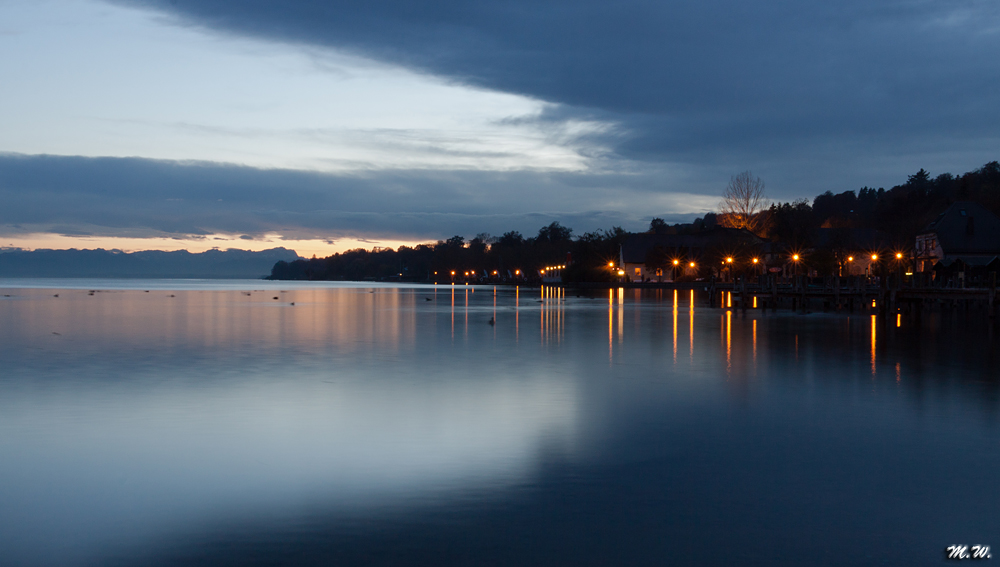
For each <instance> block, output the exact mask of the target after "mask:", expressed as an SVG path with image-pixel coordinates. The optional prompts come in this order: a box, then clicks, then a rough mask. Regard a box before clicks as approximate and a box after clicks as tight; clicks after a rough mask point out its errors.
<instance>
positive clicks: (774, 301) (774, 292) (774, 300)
mask: <svg viewBox="0 0 1000 567" xmlns="http://www.w3.org/2000/svg"><path fill="white" fill-rule="evenodd" d="M777 309H778V278H777V276H774V275H772V276H771V311H776V310H777Z"/></svg>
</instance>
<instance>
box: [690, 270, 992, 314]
mask: <svg viewBox="0 0 1000 567" xmlns="http://www.w3.org/2000/svg"><path fill="white" fill-rule="evenodd" d="M818 279H819V278H814V279H812V280H808V279H806V278H804V277H802V276H799V277H796V278H792V279H791V280H790V281H786V282H779V279H778V278H776V277H770V276H760V277H758V278H754V279H753V280H754V281H748V279H747V278H740V279H739V280H738V281H736V282H729V283H720V282H708V283H707V285H706V286H705V287H706V288H707V289H708V291H709V297H710V305H711V306H712V307H728V308H738V309H744V310H745V309H747V308H751V307H756V308H758V309H772V310H775V309H791V310H793V311H816V310H822V311H831V310H834V311H841V310H848V311H871V310H877V311H878V312H879V313H881V314H888V313H890V312H891V313H896V312H899V311H908V312H909V311H920V310H923V309H925V308H930V307H933V306H940V307H950V308H954V309H963V310H973V309H976V310H981V311H985V312H986V313H987V314H988V315H989V317H990V318H996V317H997V315H998V313H997V311H998V305H997V286H996V273H991V274H990V283H989V287H985V288H945V287H933V286H909V285H906V283H905V282H904V280H903V279H902V278H893V277H889V278H883V279H881V280H878V281H875V282H873V281H871V280H870V279H868V278H864V277H848V278H838V277H828V278H822V283H821V284H820V283H817V280H818Z"/></svg>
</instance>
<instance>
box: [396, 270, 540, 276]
mask: <svg viewBox="0 0 1000 567" xmlns="http://www.w3.org/2000/svg"><path fill="white" fill-rule="evenodd" d="M437 274H438V273H437V272H434V275H435V276H436V275H437ZM470 274H471V275H473V276H474V275H476V271H475V270H472V271H469V272H465V275H466V276H468V275H470ZM400 275H402V274H400ZM451 275H452V276H454V275H455V270H452V271H451ZM493 275H494V276H495V275H497V271H496V270H493ZM514 275H515V276H519V275H521V270H514Z"/></svg>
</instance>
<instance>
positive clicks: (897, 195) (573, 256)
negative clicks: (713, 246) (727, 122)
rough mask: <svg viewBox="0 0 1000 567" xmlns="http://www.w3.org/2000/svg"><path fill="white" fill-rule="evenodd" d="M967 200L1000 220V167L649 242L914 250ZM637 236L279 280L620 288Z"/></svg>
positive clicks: (360, 254) (751, 214) (333, 261)
mask: <svg viewBox="0 0 1000 567" xmlns="http://www.w3.org/2000/svg"><path fill="white" fill-rule="evenodd" d="M747 174H749V172H747ZM733 179H734V183H737V182H740V183H744V184H746V187H745V188H746V189H748V190H757V189H759V191H760V192H761V194H762V191H763V184H762V183H761V184H760V186H759V187H757V186H756V185H755V182H757V181H759V180H756V179H754V178H752V176H749V175H747V176H746V177H745V178H744V177H743V174H741V175H740V176H737V177H734V178H733ZM731 185H732V183H731ZM727 195H728V190H727ZM744 196H746V197H748V198H750V199H757V198H758V197H760V196H761V195H754V194H753V191H751V192H750V193H744ZM966 200H968V201H976V202H979V203H981V204H982V205H984V206H985V207H986V208H988V209H990V210H991V211H993V212H994V213H996V214H998V215H1000V163H998V162H996V161H992V162H989V163H987V164H986V165H984V166H983V167H981V168H978V169H976V170H973V171H970V172H967V173H965V174H963V175H960V176H955V175H952V174H950V173H944V174H941V175H938V176H937V177H931V175H930V174H929V173H928V172H927V171H925V170H924V169H920V170H919V171H918V172H916V173H914V174H913V175H910V176H908V177H907V180H906V182H905V183H902V184H900V185H896V186H894V187H892V188H891V189H888V190H886V189H884V188H878V189H874V188H871V187H862V188H861V189H860V190H858V191H844V192H842V193H837V194H834V193H833V192H830V191H827V192H825V193H823V194H821V195H818V196H816V197H815V198H814V199H813V200H812V202H810V201H808V200H806V199H800V200H795V201H791V202H783V203H773V204H767V203H766V201H764V200H761V199H758V200H757V201H755V203H756V205H755V206H756V210H754V209H752V208H750V209H748V208H746V207H744V208H742V209H741V208H740V207H739V206H734V203H728V204H727V203H726V201H725V199H724V202H723V203H722V204H721V206H720V213H719V214H716V213H707V214H705V215H704V216H703V217H701V218H698V219H696V220H695V221H694V222H691V223H678V224H674V225H669V224H667V223H666V222H664V221H663V219H660V218H654V219H652V220H651V222H650V225H649V229H648V232H653V233H658V234H697V233H699V232H704V231H708V230H712V229H713V228H715V227H717V226H735V227H737V228H745V229H747V230H750V231H751V232H753V233H755V234H756V235H757V236H759V237H761V238H764V239H765V240H767V241H770V242H773V243H776V244H777V245H779V246H784V247H787V248H788V249H808V248H812V247H815V246H816V245H817V244H818V242H819V240H820V239H819V238H818V236H819V233H820V232H821V231H820V229H823V228H834V229H875V230H878V231H880V232H881V233H883V234H884V235H885V236H886V237H887V238H888V239H891V240H892V241H893V242H895V243H897V244H898V245H900V246H904V247H908V246H912V243H913V241H914V237H915V236H916V234H917V233H919V232H920V231H921V230H922V229H923V227H925V226H926V225H927V224H928V223H930V222H931V221H932V220H934V218H935V217H936V216H937V215H938V214H940V213H941V212H943V211H944V210H945V209H946V208H947V207H948V206H949V205H950V204H951V203H953V202H955V201H966ZM735 205H739V204H738V203H736V204H735ZM629 234H630V233H629V232H628V231H626V230H624V229H622V228H621V227H619V226H615V227H612V228H610V229H606V230H597V231H593V232H587V233H584V234H582V235H579V236H576V237H574V235H573V229H572V228H569V227H565V226H562V225H561V224H560V223H559V222H553V223H551V224H549V225H546V226H543V227H542V228H540V229H539V231H538V233H537V234H536V235H534V236H529V237H525V236H523V235H521V234H520V233H519V232H517V231H510V232H506V233H504V234H503V235H502V236H499V237H495V236H492V235H490V234H487V233H480V234H477V235H476V236H475V237H474V238H472V239H471V240H466V239H465V237H463V236H453V237H451V238H449V239H447V240H442V241H438V242H436V243H433V244H420V245H417V246H414V247H409V246H400V247H399V248H398V249H395V250H393V249H391V248H374V249H372V250H365V249H355V250H348V251H346V252H341V253H337V254H334V255H332V256H329V257H326V258H313V259H310V260H296V261H293V262H284V261H282V262H278V263H277V264H275V266H274V268H273V269H272V271H271V276H270V279H279V280H286V279H288V280H352V281H364V280H383V281H384V280H389V281H392V280H399V281H438V282H450V281H458V282H462V281H477V282H479V281H498V282H502V281H506V282H537V281H539V280H540V279H541V276H542V275H541V274H540V273H539V271H540V270H542V269H544V268H546V267H551V266H566V268H565V269H562V270H561V271H560V273H561V275H562V278H563V280H564V281H568V282H580V281H592V282H601V281H614V280H616V279H617V274H616V273H615V272H614V271H613V270H609V269H608V264H609V263H616V262H617V261H618V253H619V249H620V246H621V244H622V243H623V242H624V241H625V239H626V238H627V237H628V236H629ZM823 257H824V256H823V251H820V252H819V253H818V254H817V255H816V260H817V261H820V262H821V259H822V258H823ZM452 272H454V273H452Z"/></svg>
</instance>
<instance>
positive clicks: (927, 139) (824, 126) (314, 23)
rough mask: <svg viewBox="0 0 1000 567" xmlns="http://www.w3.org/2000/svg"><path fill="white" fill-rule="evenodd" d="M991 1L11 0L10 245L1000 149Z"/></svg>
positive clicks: (986, 156) (462, 211)
mask: <svg viewBox="0 0 1000 567" xmlns="http://www.w3.org/2000/svg"><path fill="white" fill-rule="evenodd" d="M997 53H1000V4H998V3H996V2H994V1H991V0H990V1H979V0H948V1H934V0H910V1H901V0H896V1H886V2H878V1H866V2H861V1H856V0H844V1H842V2H836V3H830V2H819V1H813V0H797V1H778V0H775V1H769V2H756V3H748V2H739V1H736V0H708V1H699V2H671V1H665V0H658V1H651V2H645V1H632V2H617V3H608V2H598V1H596V0H574V1H573V2H569V1H561V0H557V1H543V0H532V1H530V2H529V1H525V0H507V1H504V2H458V1H454V0H438V1H425V2H419V3H414V2H404V1H399V0H374V1H369V2H363V3H360V2H336V1H329V0H317V1H311V0H281V1H278V0H247V1H245V2H238V3H234V2H228V1H222V0H115V1H108V0H30V1H28V0H0V76H2V77H3V81H2V82H0V202H2V203H3V206H2V207H0V246H11V247H24V248H39V247H46V248H73V247H75V248H97V247H104V248H122V249H131V250H137V249H178V248H186V249H189V250H192V251H199V250H205V249H208V248H212V247H216V246H217V247H221V248H228V247H235V248H243V249H255V250H259V249H265V248H271V247H274V246H285V247H288V248H293V249H295V250H297V251H298V252H299V253H300V254H301V255H304V256H310V255H312V254H317V255H320V256H324V255H327V254H330V253H332V252H335V251H340V250H344V249H348V248H357V247H365V248H370V247H372V246H376V245H378V246H394V247H395V246H398V245H401V244H414V243H417V242H428V241H431V242H432V241H436V240H439V239H446V238H448V237H450V236H452V235H456V234H457V235H462V236H465V237H467V238H468V237H472V236H473V235H475V234H477V233H480V232H488V233H492V234H494V235H499V234H502V233H504V232H506V231H509V230H518V231H520V232H522V233H523V234H525V235H532V234H534V233H535V232H536V231H537V230H538V228H539V227H541V226H544V225H546V224H548V223H550V222H552V221H559V222H561V223H562V224H563V225H564V226H569V227H571V228H573V229H574V232H575V234H582V233H583V232H587V231H590V230H596V229H606V228H611V227H612V226H622V227H623V228H625V229H627V230H642V229H644V228H645V227H647V226H648V224H649V221H650V219H651V218H653V217H661V218H664V219H666V220H667V221H668V222H684V221H690V220H692V219H693V218H695V217H697V216H700V215H703V214H704V213H705V212H708V211H711V210H713V209H715V208H716V207H717V205H718V202H719V198H720V196H721V193H722V191H723V189H724V188H725V186H726V184H727V183H728V181H729V179H730V178H731V177H732V176H733V175H736V174H738V173H740V172H742V171H745V170H750V171H752V172H753V173H754V174H755V175H758V176H760V177H761V178H762V179H763V180H764V181H765V183H766V186H767V190H768V194H769V196H770V197H771V198H772V199H775V200H792V199H796V198H803V197H804V198H812V197H814V196H815V195H817V194H819V193H822V192H824V191H828V190H829V191H834V192H841V191H847V190H856V189H858V188H860V187H862V186H873V187H880V186H884V187H887V188H888V187H891V186H893V185H895V184H899V183H902V182H904V181H905V179H906V176H907V175H909V174H912V173H914V172H916V171H917V170H918V169H920V168H925V169H927V170H929V171H930V172H931V174H932V175H937V174H940V173H944V172H951V173H962V172H965V171H969V170H972V169H975V168H977V167H980V166H982V165H983V164H984V163H986V162H988V161H992V160H996V159H998V158H1000V156H998V154H1000V143H998V142H1000V88H998V85H1000V62H998V60H1000V58H998V57H997V56H996V54H997Z"/></svg>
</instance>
